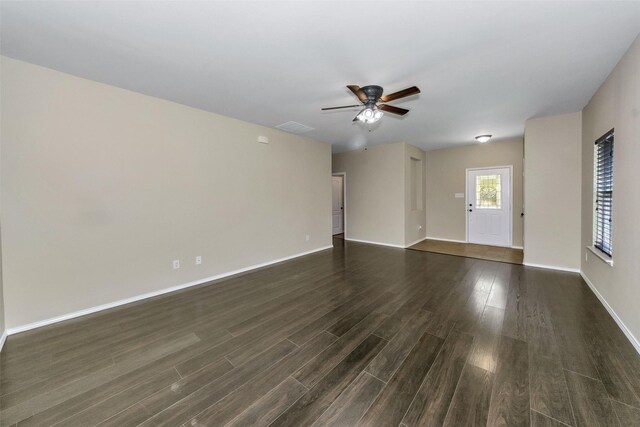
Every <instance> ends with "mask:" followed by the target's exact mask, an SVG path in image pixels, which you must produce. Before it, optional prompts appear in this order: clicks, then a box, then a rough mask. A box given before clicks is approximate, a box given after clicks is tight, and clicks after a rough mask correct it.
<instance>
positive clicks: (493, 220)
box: [465, 166, 513, 247]
mask: <svg viewBox="0 0 640 427" xmlns="http://www.w3.org/2000/svg"><path fill="white" fill-rule="evenodd" d="M466 172H467V191H466V205H465V206H466V210H467V242H469V243H476V244H481V245H491V246H508V247H510V246H511V244H512V221H513V218H512V209H513V200H512V191H511V188H512V186H513V183H512V175H513V166H496V167H490V168H470V169H467V170H466Z"/></svg>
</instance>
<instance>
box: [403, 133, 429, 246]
mask: <svg viewBox="0 0 640 427" xmlns="http://www.w3.org/2000/svg"><path fill="white" fill-rule="evenodd" d="M412 162H415V163H414V165H415V166H414V167H415V168H416V172H417V175H415V176H412V169H411V163H412ZM426 163H427V162H426V153H425V152H424V151H422V150H421V149H419V148H417V147H414V146H413V145H411V144H404V191H405V196H404V245H405V246H410V245H412V244H413V243H416V242H418V241H420V240H424V238H425V237H426V235H427V234H426V232H427V224H426V217H425V213H424V212H425V211H424V206H425V177H426V173H425V171H426ZM417 181H419V182H417ZM414 192H415V194H412V193H414ZM413 198H417V200H416V203H415V206H414V204H413V203H412V199H413Z"/></svg>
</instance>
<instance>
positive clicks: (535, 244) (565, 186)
mask: <svg viewBox="0 0 640 427" xmlns="http://www.w3.org/2000/svg"><path fill="white" fill-rule="evenodd" d="M581 116H582V115H581V113H580V112H577V113H571V114H562V115H558V116H552V117H543V118H537V119H531V120H527V122H526V124H525V134H524V140H525V143H524V157H525V182H524V206H525V212H526V219H525V223H524V235H525V242H524V262H525V264H532V265H539V266H548V267H556V268H563V269H572V270H576V271H577V270H578V269H579V268H580V216H579V214H578V212H580V206H581V202H580V197H581V196H580V191H581V178H580V177H581V167H582V162H581V157H580V156H581V126H582V122H581Z"/></svg>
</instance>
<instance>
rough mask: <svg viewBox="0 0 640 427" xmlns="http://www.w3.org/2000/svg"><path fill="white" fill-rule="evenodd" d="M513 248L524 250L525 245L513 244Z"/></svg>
mask: <svg viewBox="0 0 640 427" xmlns="http://www.w3.org/2000/svg"><path fill="white" fill-rule="evenodd" d="M511 249H522V250H524V247H523V246H511Z"/></svg>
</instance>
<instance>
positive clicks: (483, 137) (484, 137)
mask: <svg viewBox="0 0 640 427" xmlns="http://www.w3.org/2000/svg"><path fill="white" fill-rule="evenodd" d="M492 136H493V135H478V136H476V141H478V142H481V143H482V142H487V141H489V140H490V139H491V137H492Z"/></svg>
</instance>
